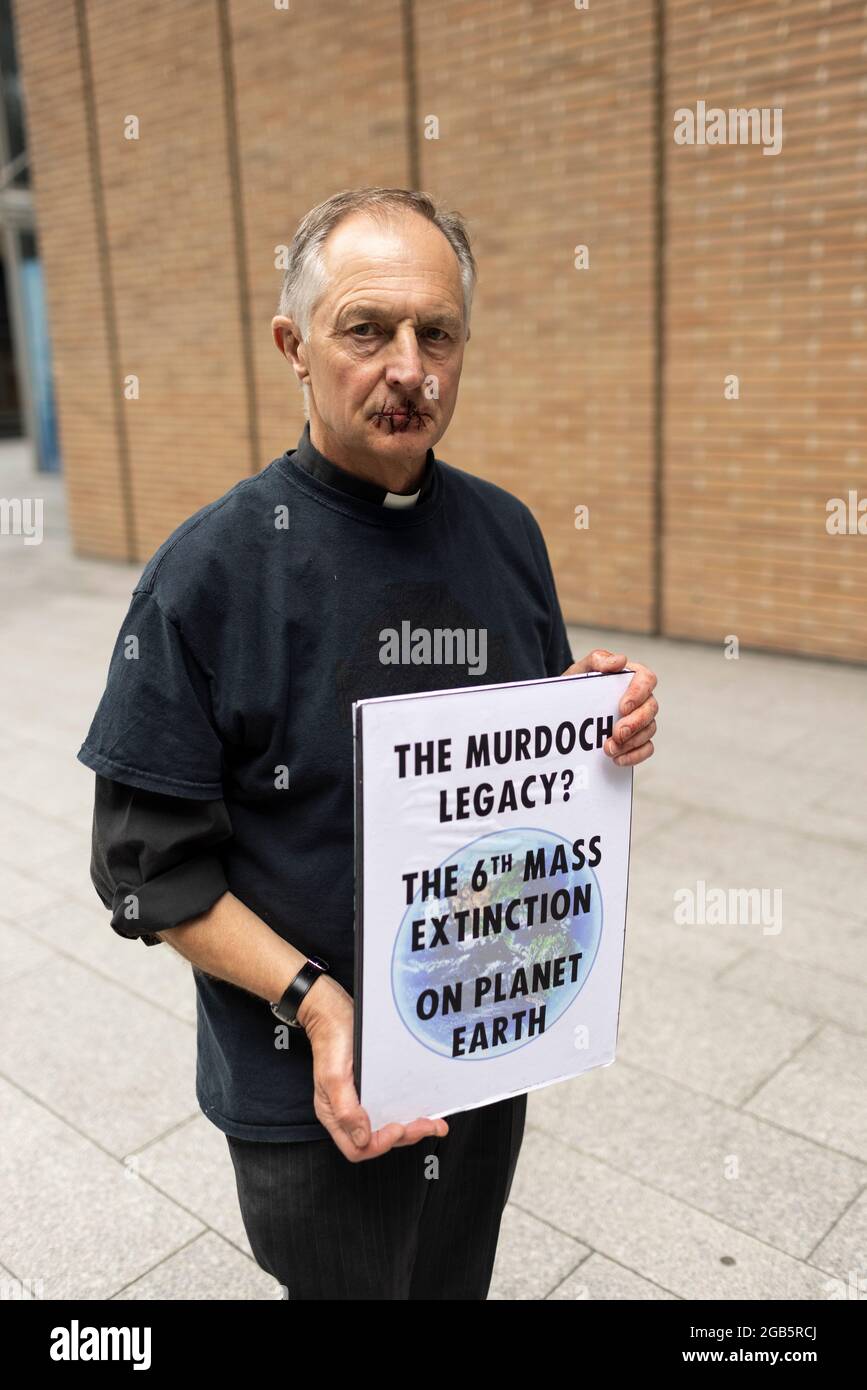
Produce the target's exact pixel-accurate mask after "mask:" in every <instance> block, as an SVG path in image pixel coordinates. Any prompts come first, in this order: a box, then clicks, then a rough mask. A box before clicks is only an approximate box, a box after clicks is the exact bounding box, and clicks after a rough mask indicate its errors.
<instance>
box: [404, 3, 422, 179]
mask: <svg viewBox="0 0 867 1390" xmlns="http://www.w3.org/2000/svg"><path fill="white" fill-rule="evenodd" d="M402 18H403V62H404V72H405V74H406V145H407V165H408V168H409V186H410V188H416V189H417V188H419V187H420V186H421V160H420V158H419V149H418V142H419V139H420V134H419V128H418V109H417V108H418V85H417V81H416V69H415V10H414V0H403V4H402Z"/></svg>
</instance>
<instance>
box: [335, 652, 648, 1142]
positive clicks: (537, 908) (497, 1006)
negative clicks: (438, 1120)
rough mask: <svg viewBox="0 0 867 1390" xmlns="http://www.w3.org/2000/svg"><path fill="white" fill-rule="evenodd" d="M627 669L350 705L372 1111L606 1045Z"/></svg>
mask: <svg viewBox="0 0 867 1390" xmlns="http://www.w3.org/2000/svg"><path fill="white" fill-rule="evenodd" d="M633 674H634V673H633V672H632V671H630V670H628V669H627V670H624V671H618V672H616V673H614V674H610V675H605V674H600V673H597V672H591V673H588V674H587V675H581V676H560V677H556V678H550V679H542V680H533V681H520V682H515V683H511V684H501V685H489V686H482V687H477V688H474V689H466V688H461V689H457V690H441V691H435V692H431V693H429V694H416V695H399V696H394V697H385V698H381V699H372V700H362V701H358V702H357V703H356V704H355V705H354V706H353V713H354V729H355V781H356V812H355V822H356V823H355V837H356V846H355V849H356V882H355V931H356V941H355V1055H354V1069H355V1082H356V1087H357V1089H358V1092H359V1096H360V1099H361V1103H362V1105H363V1106H364V1107H365V1109H366V1110H367V1112H368V1114H369V1116H370V1120H371V1124H372V1125H373V1127H374V1128H375V1129H378V1128H380V1127H381V1126H382V1125H384V1124H386V1123H388V1122H389V1121H392V1120H396V1121H398V1122H400V1123H405V1122H408V1121H410V1120H414V1119H416V1118H417V1117H418V1116H422V1115H429V1116H431V1117H436V1116H439V1115H448V1114H451V1113H454V1112H457V1111H460V1110H467V1109H472V1108H473V1107H475V1106H478V1105H485V1104H489V1103H491V1102H493V1101H495V1100H500V1099H502V1098H504V1097H506V1096H511V1095H517V1094H519V1093H521V1092H523V1091H528V1090H534V1089H536V1088H537V1087H540V1086H548V1085H551V1084H552V1083H553V1082H555V1081H560V1080H564V1079H566V1078H567V1077H570V1076H575V1075H577V1074H578V1073H580V1072H583V1071H587V1070H589V1069H590V1068H591V1067H599V1066H607V1065H609V1064H610V1063H611V1062H612V1061H613V1060H614V1056H615V1048H616V1042H617V1025H618V1019H619V1009H620V986H621V977H622V968H623V951H624V939H625V924H626V897H627V883H628V872H629V841H630V830H631V820H632V780H633V769H632V768H631V767H618V766H616V765H615V764H614V762H613V760H612V759H611V758H610V757H609V756H608V755H607V754H606V753H605V752H604V750H603V744H604V742H605V740H606V739H607V738H609V737H610V736H611V733H612V730H613V728H614V724H615V723H616V721H617V720H618V718H619V717H620V716H619V702H620V700H621V699H622V697H623V694H624V691H625V690H626V688H627V686H628V685H629V683H630V681H631V679H632V676H633Z"/></svg>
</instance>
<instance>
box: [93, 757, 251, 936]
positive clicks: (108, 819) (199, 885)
mask: <svg viewBox="0 0 867 1390" xmlns="http://www.w3.org/2000/svg"><path fill="white" fill-rule="evenodd" d="M231 834H232V825H231V820H230V817H229V812H228V810H227V808H226V805H225V802H224V801H223V800H222V799H219V798H218V799H214V800H210V801H202V800H196V799H194V798H189V797H184V796H168V795H165V794H162V793H159V792H150V791H146V790H144V789H142V788H139V787H134V786H131V785H128V784H126V783H123V782H118V781H114V780H113V779H111V778H108V777H103V776H102V775H101V774H99V773H97V774H96V786H95V792H94V807H93V839H92V850H91V865H90V877H91V880H92V882H93V885H94V887H95V888H96V891H97V893H98V894H99V897H100V899H101V901H102V903H103V905H104V906H105V907H107V908H111V912H112V917H111V925H112V927H113V929H114V931H116V932H117V934H118V935H119V936H123V937H127V938H131V939H135V938H138V939H140V940H142V941H143V942H144V943H145V945H147V946H158V945H159V944H160V940H161V939H160V937H159V936H157V935H156V934H155V933H156V932H157V931H163V930H165V929H166V928H168V927H175V926H178V925H179V924H180V923H181V922H185V921H187V920H189V918H191V917H197V916H199V915H200V914H201V913H203V912H207V911H208V909H209V908H211V907H213V905H214V903H215V902H216V901H217V900H218V898H221V897H222V895H223V894H224V893H225V892H227V891H228V886H229V885H228V883H227V881H226V875H225V871H224V868H223V863H222V860H221V858H220V854H219V846H220V845H221V844H224V843H225V842H226V841H227V840H228V839H229V838H230V837H231Z"/></svg>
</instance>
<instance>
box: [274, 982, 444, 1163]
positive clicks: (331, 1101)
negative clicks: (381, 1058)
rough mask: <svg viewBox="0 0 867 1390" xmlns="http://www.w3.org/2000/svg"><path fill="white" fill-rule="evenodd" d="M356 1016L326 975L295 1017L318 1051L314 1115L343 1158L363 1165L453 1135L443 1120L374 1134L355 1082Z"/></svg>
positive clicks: (349, 998) (343, 992)
mask: <svg viewBox="0 0 867 1390" xmlns="http://www.w3.org/2000/svg"><path fill="white" fill-rule="evenodd" d="M354 1014H355V1005H354V1004H353V1001H352V996H351V995H350V994H347V992H346V990H345V989H343V987H342V986H341V985H339V984H338V983H337V981H336V980H335V979H334V977H333V976H331V975H322V976H320V978H319V979H318V980H316V982H315V985H312V986H311V987H310V989H309V990H308V991H307V993H306V995H305V996H304V998H303V999H302V1001H301V1005H300V1007H299V1009H298V1013H297V1015H296V1017H297V1020H298V1022H299V1023H300V1024H301V1026H302V1028H303V1029H304V1031H305V1032H306V1034H307V1036H308V1038H309V1039H310V1046H311V1048H312V1049H313V1109H314V1110H315V1112H316V1118H317V1119H318V1120H319V1123H320V1124H321V1125H324V1126H325V1128H326V1129H327V1130H328V1133H329V1134H330V1135H331V1138H332V1139H333V1140H334V1142H335V1144H336V1145H337V1147H338V1149H339V1150H340V1152H341V1153H342V1154H343V1155H344V1156H345V1157H346V1158H348V1159H349V1161H350V1163H361V1162H363V1160H364V1159H366V1158H379V1157H380V1156H381V1155H382V1154H384V1153H387V1152H388V1150H389V1149H393V1148H399V1147H400V1146H401V1145H405V1144H417V1143H418V1141H419V1139H425V1138H427V1137H428V1136H429V1135H437V1136H438V1137H439V1138H442V1137H444V1136H445V1135H446V1134H448V1132H449V1127H448V1124H447V1123H446V1121H445V1120H444V1119H442V1118H440V1119H438V1120H431V1119H418V1120H413V1121H412V1122H411V1123H410V1124H407V1125H401V1124H397V1123H393V1124H387V1125H383V1127H382V1129H378V1130H376V1131H375V1132H373V1133H371V1129H370V1118H369V1116H368V1114H367V1111H366V1110H365V1109H364V1108H363V1107H362V1105H361V1102H360V1100H359V1098H358V1092H357V1091H356V1089H355V1080H354V1076H353V1069H352V1043H353V1020H354Z"/></svg>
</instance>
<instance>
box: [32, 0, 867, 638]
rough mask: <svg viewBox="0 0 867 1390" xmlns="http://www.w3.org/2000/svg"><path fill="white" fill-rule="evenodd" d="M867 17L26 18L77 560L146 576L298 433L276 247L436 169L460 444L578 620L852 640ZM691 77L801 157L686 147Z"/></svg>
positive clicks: (396, 11) (653, 12)
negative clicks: (849, 528) (380, 191)
mask: <svg viewBox="0 0 867 1390" xmlns="http://www.w3.org/2000/svg"><path fill="white" fill-rule="evenodd" d="M783 10H786V11H787V12H788V11H791V15H790V16H789V18H788V20H787V21H785V16H784V17H783V19H782V20H781V18H780V16H781V14H782V11H783ZM704 11H707V12H708V13H707V14H704ZM862 11H863V6H862V5H860V4H850V5H847V4H845V3H838V4H835V5H834V7H833V12H831V11H830V10H829V7H828V6H827V5H824V6H823V5H822V3H821V0H800V3H797V4H794V3H793V4H792V5H790V6H787V7H786V6H784V7H782V8H781V7H780V6H778V5H775V4H773V3H771V0H766V2H765V3H763V4H758V3H753V2H752V0H749V2H748V3H743V4H741V5H739V6H733V5H731V4H728V3H726V4H715V5H713V6H710V5H707V4H705V5H702V4H701V3H699V2H698V0H666V3H665V4H663V5H661V6H660V5H659V4H658V3H656V0H606V3H605V4H604V5H598V6H597V5H595V4H594V5H592V6H591V7H590V9H589V10H587V11H577V10H575V9H574V7H573V6H570V5H569V4H566V3H563V4H552V3H547V2H546V3H543V2H542V0H496V3H491V2H490V0H431V2H430V3H427V4H424V5H422V4H419V3H417V2H416V0H406V3H403V0H332V3H330V4H328V5H327V6H305V5H303V4H302V3H300V0H290V4H289V9H288V10H285V11H283V10H276V9H274V8H273V6H270V5H268V4H261V5H251V4H250V3H249V2H248V0H151V3H149V4H148V5H147V6H122V5H117V4H116V2H115V0H77V2H76V0H27V3H26V4H24V3H21V0H18V4H17V6H16V22H17V35H18V43H19V53H20V58H21V64H22V73H23V81H24V86H25V98H26V110H27V117H28V135H29V143H30V150H31V156H32V163H33V176H34V193H35V201H36V210H37V216H38V226H39V238H40V248H41V254H42V258H43V263H44V268H45V278H46V293H47V301H48V308H49V313H50V317H51V332H52V348H53V354H54V364H55V373H56V384H57V401H58V410H59V419H60V432H61V445H62V450H63V459H64V468H65V472H66V478H67V486H68V490H69V498H70V514H71V523H72V528H73V535H74V542H75V546H76V549H77V551H78V552H79V553H81V554H88V555H103V556H107V557H111V558H123V557H129V558H132V559H134V560H136V561H144V560H145V559H146V558H147V557H148V555H150V554H151V553H152V551H153V550H154V549H155V547H156V546H157V545H158V544H159V543H160V541H161V540H162V539H164V537H165V536H166V535H167V534H168V533H169V531H170V530H171V529H172V528H173V527H174V526H175V525H177V523H178V522H179V521H181V520H182V519H183V518H184V517H186V516H188V515H189V514H190V513H191V512H192V511H194V510H195V509H196V508H197V507H199V506H201V505H203V504H204V503H205V502H207V501H209V500H210V499H211V498H213V497H216V496H218V495H219V494H220V493H222V492H223V491H225V490H226V489H227V488H228V487H229V486H231V485H232V484H233V483H234V482H235V481H237V480H238V479H239V478H240V477H242V476H244V475H245V474H248V473H250V472H254V471H256V470H257V469H258V468H261V467H263V466H264V465H265V464H267V463H268V462H269V461H270V459H271V458H273V457H274V456H275V455H277V454H279V453H281V452H282V451H283V450H284V449H285V448H287V447H292V446H294V444H295V442H296V440H297V438H298V435H299V433H300V431H301V428H302V426H303V420H304V417H303V411H302V407H301V396H300V392H299V390H298V388H297V383H296V380H295V377H294V374H293V373H292V372H291V370H290V369H289V367H288V364H287V363H285V362H284V361H282V360H281V358H280V356H279V354H278V353H277V352H276V350H275V348H274V346H273V343H272V341H271V336H270V327H269V325H270V319H271V317H272V315H273V313H274V312H275V307H276V300H277V295H278V293H279V288H280V280H281V274H280V271H279V270H277V269H276V268H275V262H274V258H275V251H276V248H277V247H279V246H280V245H282V244H285V243H287V242H288V241H289V240H290V239H291V236H292V233H293V231H294V228H295V226H296V225H297V223H298V220H299V219H300V218H301V216H302V215H303V214H304V213H305V212H306V211H307V210H308V209H309V208H310V207H311V206H313V205H314V204H315V203H317V202H319V201H321V200H322V199H323V198H326V197H328V196H329V195H330V194H331V193H333V192H335V191H336V190H338V189H340V188H346V187H353V186H358V185H361V184H377V183H382V184H397V185H403V186H412V185H413V184H417V186H420V187H422V188H425V189H428V190H430V191H431V192H433V193H435V194H437V195H439V196H441V197H443V198H444V199H445V200H446V202H447V203H449V204H450V205H452V206H454V207H456V208H458V209H459V210H460V211H461V212H462V213H464V215H465V216H466V217H467V218H468V221H469V225H470V231H471V234H472V237H473V244H474V249H475V253H476V257H477V260H478V262H479V266H480V280H479V285H478V289H477V293H476V300H475V305H474V313H473V335H472V339H471V342H470V344H469V346H468V348H467V351H466V354H465V358H464V369H463V378H462V382H461V392H460V397H459V401H458V406H457V410H456V412H455V416H454V418H453V421H452V424H451V426H450V428H449V431H448V433H447V434H446V435H445V436H444V438H443V440H442V441H441V442H440V444H439V446H438V453H439V454H440V456H441V457H442V458H444V459H446V460H448V461H449V462H451V463H454V464H456V465H457V466H459V467H463V468H467V469H470V470H471V471H473V472H477V473H479V474H481V475H483V476H486V477H489V478H491V479H493V480H494V481H496V482H499V483H501V484H502V485H503V486H505V487H507V488H509V489H510V490H511V491H513V492H515V493H516V494H517V495H519V496H520V497H522V498H523V499H524V500H525V501H526V502H528V503H529V505H530V506H531V507H532V508H533V510H534V512H535V513H536V515H537V516H538V518H539V521H540V523H541V525H542V528H543V531H544V533H545V536H546V539H547V542H548V546H549V550H550V553H551V557H552V561H553V564H554V569H555V573H556V577H557V582H558V587H559V590H560V594H561V599H562V602H563V607H564V611H565V613H566V616H567V619H568V620H570V621H573V622H580V623H587V624H592V625H606V626H610V627H612V628H615V629H621V630H623V631H625V632H648V631H652V630H654V629H655V628H656V625H657V623H659V625H660V627H661V630H663V631H665V632H668V633H670V634H672V635H676V636H682V637H688V638H694V639H702V640H706V641H710V642H713V643H715V644H717V643H720V642H722V640H723V639H724V637H725V636H727V635H728V634H730V633H735V634H737V635H738V636H739V637H740V639H741V640H742V641H743V642H744V643H745V644H746V645H754V646H758V647H765V648H771V649H776V650H783V651H796V652H805V653H813V654H823V653H824V654H827V655H830V656H834V657H838V658H843V659H855V660H867V571H865V561H864V558H863V557H864V553H865V551H864V547H865V544H867V541H865V540H864V539H863V538H861V537H857V536H854V537H829V536H828V535H827V532H826V531H825V528H824V504H825V500H826V499H827V497H828V496H834V495H845V492H846V489H847V487H856V486H858V485H859V484H860V486H861V491H862V493H863V492H864V490H865V488H864V479H865V468H864V452H863V433H864V424H865V419H864V411H865V405H864V393H863V390H861V389H860V387H859V381H863V365H864V349H863V344H862V342H861V341H860V339H859V332H863V322H862V320H863V317H864V308H863V305H862V302H860V301H859V300H858V298H857V293H858V286H859V284H860V285H861V286H862V294H863V285H864V278H865V277H864V249H865V243H864V230H863V229H864V226H865V219H867V203H865V178H864V172H865V163H864V161H865V147H867V133H865V114H864V113H865V101H864V80H863V77H861V79H860V85H859V77H858V72H859V69H858V67H857V63H858V59H857V54H858V52H859V45H860V44H862V43H863V42H864V41H865V40H867V23H865V21H864V19H863V15H862V13H861V12H862ZM660 21H663V23H664V27H663V29H662V31H661V32H662V35H663V44H662V46H661V47H660V45H659V34H660V30H659V28H658V25H659V23H660ZM784 21H785V22H787V23H788V28H787V30H786V32H782V30H780V29H779V28H778V26H779V24H780V23H781V22H784ZM787 65H788V66H787ZM823 67H824V68H825V69H826V74H825V77H824V79H823V78H821V77H820V76H818V74H819V73H820V70H821V69H822V68H823ZM860 71H861V72H862V73H863V63H862V66H861V69H860ZM661 77H662V78H664V86H663V87H660V78H661ZM820 88H821V91H820ZM698 97H705V98H706V99H707V100H708V102H712V101H717V102H719V103H720V104H724V105H727V104H729V103H730V102H731V103H732V104H734V103H735V100H736V99H737V104H764V103H767V102H772V101H777V104H779V102H780V101H782V102H783V103H784V104H785V106H786V119H787V122H788V124H787V127H786V137H787V138H786V143H785V144H784V150H783V153H782V154H780V155H779V156H777V157H774V158H768V157H763V156H762V155H761V152H760V150H757V149H746V150H744V149H741V150H738V149H715V150H713V151H710V150H707V149H706V150H704V151H701V150H697V149H696V148H676V147H675V146H674V145H673V142H672V140H671V136H670V130H671V118H672V113H673V111H674V109H675V107H677V106H679V105H691V104H694V102H695V100H696V99H697V98H698ZM825 107H827V108H828V109H827V111H824V108H825ZM820 111H824V114H822V115H820V114H819V112H820ZM129 116H135V117H137V118H138V120H139V122H140V132H139V133H140V138H139V139H138V140H127V139H125V138H124V122H125V120H126V118H128V117H129ZM431 116H435V117H436V119H437V122H438V127H439V131H438V137H439V138H437V139H428V138H426V134H425V133H426V130H427V129H429V124H430V123H429V121H428V119H427V118H429V117H431ZM820 122H824V123H825V127H826V128H827V131H828V136H827V137H825V136H824V135H823V133H822V131H821V130H819V129H818V123H820ZM660 131H661V132H662V134H661V136H660V134H659V132H660ZM823 138H826V139H827V140H828V141H829V143H828V144H827V147H825V148H822V149H820V148H819V146H818V145H817V144H816V141H817V140H819V141H821V140H822V139H823ZM817 219H818V220H817ZM859 228H861V230H860V231H859V230H858V229H859ZM781 231H782V234H783V240H782V242H781V241H780V232H781ZM819 243H821V245H822V250H821V251H817V250H816V246H817V244H819ZM581 244H586V245H587V246H588V247H589V252H590V268H589V270H583V271H581V270H576V269H575V267H574V255H575V248H576V247H577V246H578V245H581ZM823 255H824V256H827V258H828V262H829V263H828V264H827V265H825V264H820V261H821V258H822V256H823ZM660 269H662V270H663V271H664V277H663V280H662V282H661V285H662V292H661V293H660V281H659V278H658V271H659V270H660ZM823 316H824V319H823ZM820 320H821V322H820ZM859 323H861V329H860V330H859V328H858V324H859ZM726 372H737V373H738V374H739V376H740V380H741V397H740V400H739V401H737V402H726V401H724V400H723V397H722V376H723V375H724V374H725V373H726ZM130 378H133V379H134V380H135V381H136V382H137V383H138V392H139V394H138V398H137V399H127V398H125V395H124V387H125V383H126V382H127V381H128V379H130ZM582 504H583V505H586V506H588V507H589V509H590V527H589V529H588V530H578V529H576V527H575V508H576V506H579V505H582Z"/></svg>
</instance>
